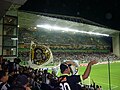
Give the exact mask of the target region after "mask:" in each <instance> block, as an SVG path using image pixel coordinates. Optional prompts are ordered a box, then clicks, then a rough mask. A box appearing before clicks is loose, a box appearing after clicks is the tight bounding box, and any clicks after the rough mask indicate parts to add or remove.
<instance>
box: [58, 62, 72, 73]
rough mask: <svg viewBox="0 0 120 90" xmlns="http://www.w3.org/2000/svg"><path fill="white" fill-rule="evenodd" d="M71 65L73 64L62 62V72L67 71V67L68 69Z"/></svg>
mask: <svg viewBox="0 0 120 90" xmlns="http://www.w3.org/2000/svg"><path fill="white" fill-rule="evenodd" d="M70 66H71V64H64V63H62V64H61V65H60V70H61V73H63V72H64V71H65V69H67V68H68V67H70Z"/></svg>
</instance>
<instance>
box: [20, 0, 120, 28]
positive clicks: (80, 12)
mask: <svg viewBox="0 0 120 90" xmlns="http://www.w3.org/2000/svg"><path fill="white" fill-rule="evenodd" d="M19 10H22V11H30V12H37V13H38V14H43V15H47V16H53V17H59V18H60V17H61V18H62V17H65V16H67V17H68V16H69V17H71V19H70V18H67V17H66V18H63V19H67V20H72V21H76V22H83V23H89V24H94V25H98V26H103V27H107V28H111V29H116V30H120V24H119V23H120V12H119V11H120V1H119V0H92V1H91V0H74V1H73V0H27V2H26V3H25V4H24V5H22V6H21V7H20V8H19ZM73 18H75V20H74V19H73Z"/></svg>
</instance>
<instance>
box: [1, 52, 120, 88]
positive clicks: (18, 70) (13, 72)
mask: <svg viewBox="0 0 120 90" xmlns="http://www.w3.org/2000/svg"><path fill="white" fill-rule="evenodd" d="M53 56H54V61H57V62H59V61H62V60H66V59H67V60H81V61H83V62H88V61H90V60H93V59H96V58H97V59H99V60H100V61H106V60H111V61H112V60H113V61H114V60H119V58H118V57H117V56H116V55H114V54H112V53H109V54H105V53H104V54H103V53H98V54H97V53H91V54H90V53H89V54H88V53H81V54H80V53H74V54H73V53H65V52H61V53H53ZM20 61H21V60H20V59H17V58H15V59H14V61H13V62H10V61H9V60H6V59H3V60H2V62H1V63H0V66H1V70H0V89H1V90H9V89H10V90H25V88H26V90H59V89H58V82H57V79H58V78H57V76H56V74H55V72H54V70H53V71H52V73H48V72H47V69H45V70H44V69H36V70H34V69H33V68H31V67H23V66H20V65H19V63H20ZM7 75H8V76H9V77H7ZM4 76H6V77H4ZM3 77H4V78H3ZM6 82H7V83H6ZM28 83H29V84H28ZM81 86H83V85H81ZM55 87H56V88H57V89H55ZM90 87H91V86H86V85H84V86H83V90H87V88H89V90H95V88H94V89H90ZM96 87H98V86H96ZM2 88H3V89H2ZM8 88H9V89H8ZM21 88H23V89H21ZM84 88H85V89H84ZM91 88H93V87H91ZM99 88H100V87H99Z"/></svg>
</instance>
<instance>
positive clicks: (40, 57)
mask: <svg viewBox="0 0 120 90" xmlns="http://www.w3.org/2000/svg"><path fill="white" fill-rule="evenodd" d="M30 52H31V55H30V60H29V61H28V64H29V66H30V67H32V68H35V69H37V68H42V67H45V65H47V64H49V63H51V62H53V55H52V52H51V50H50V49H49V47H47V46H45V45H37V44H35V43H34V42H31V48H30Z"/></svg>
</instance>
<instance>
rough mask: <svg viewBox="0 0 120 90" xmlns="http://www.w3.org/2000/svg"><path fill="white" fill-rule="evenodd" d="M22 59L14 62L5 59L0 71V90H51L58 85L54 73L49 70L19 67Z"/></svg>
mask: <svg viewBox="0 0 120 90" xmlns="http://www.w3.org/2000/svg"><path fill="white" fill-rule="evenodd" d="M19 62H20V59H17V58H15V60H14V62H10V61H7V60H6V59H3V60H2V62H1V64H0V65H1V70H0V90H51V89H52V86H55V85H56V80H57V78H56V76H55V74H54V72H52V73H48V72H47V69H45V70H43V69H36V70H34V69H33V68H30V67H23V66H20V65H19ZM46 77H47V78H46Z"/></svg>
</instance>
